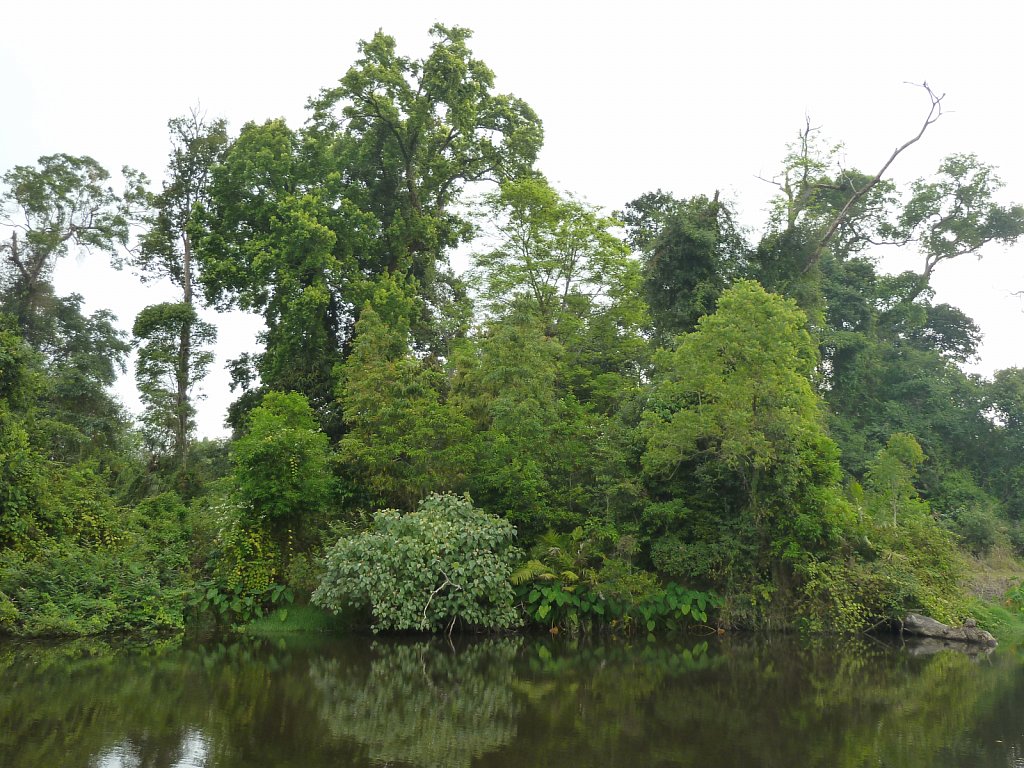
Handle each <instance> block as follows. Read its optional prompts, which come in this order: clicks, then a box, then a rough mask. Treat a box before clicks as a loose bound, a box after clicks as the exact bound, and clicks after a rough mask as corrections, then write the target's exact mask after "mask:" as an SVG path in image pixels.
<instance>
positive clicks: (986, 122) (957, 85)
mask: <svg viewBox="0 0 1024 768" xmlns="http://www.w3.org/2000/svg"><path fill="white" fill-rule="evenodd" d="M0 19H2V20H3V22H4V23H3V32H2V34H0V78H2V94H3V95H2V97H0V98H2V102H0V104H2V106H0V110H2V113H3V119H2V120H0V171H2V170H5V169H7V168H10V167H11V166H12V165H15V164H29V163H33V162H35V160H36V158H38V157H39V156H40V155H44V154H51V153H55V152H66V153H69V154H88V155H92V156H93V157H95V158H96V159H97V160H99V161H100V162H101V163H102V164H104V165H105V166H106V167H107V168H108V169H110V170H111V171H114V170H115V169H118V168H120V167H121V166H122V165H131V166H134V167H136V168H139V169H141V170H143V171H145V172H146V173H147V174H148V175H149V176H150V178H152V179H154V180H155V181H158V180H160V179H161V178H162V172H163V168H164V164H165V162H166V156H167V151H168V148H169V146H168V139H167V131H166V123H167V120H168V119H169V118H170V117H173V116H176V115H180V114H183V113H185V112H187V110H188V109H189V108H190V107H192V106H194V105H196V104H197V103H198V104H201V105H202V107H203V109H205V110H206V111H207V113H208V115H209V116H210V117H224V118H226V119H227V120H228V121H229V124H230V126H229V127H230V129H231V130H232V132H233V133H237V131H238V129H239V128H240V127H241V125H242V124H243V123H244V122H245V121H247V120H256V121H263V120H265V119H267V118H272V117H279V116H283V117H285V118H286V119H287V120H288V122H289V124H290V125H292V126H293V127H298V126H299V125H301V123H302V121H303V120H304V119H305V112H304V105H305V102H306V100H307V98H308V97H309V96H311V95H313V94H315V93H316V92H317V91H319V89H321V88H323V87H327V86H330V85H332V84H334V83H335V82H336V81H337V79H338V78H339V77H341V75H343V74H344V72H345V71H346V69H347V68H348V67H349V65H350V64H351V63H352V62H353V60H354V59H355V57H356V44H357V42H358V41H359V40H360V39H366V38H369V37H370V36H372V34H373V33H374V32H375V31H376V30H377V29H384V31H385V32H387V33H389V34H391V35H393V36H395V37H396V38H397V40H398V45H399V49H400V51H401V52H403V53H405V54H406V55H413V56H421V55H423V54H424V53H425V52H426V51H427V49H428V46H429V37H428V34H427V31H428V29H429V27H430V25H431V24H432V23H434V22H435V21H441V22H444V23H446V24H450V25H460V26H465V27H469V28H470V29H472V30H474V33H475V34H474V37H473V41H472V43H471V45H472V48H473V50H474V53H475V54H476V56H477V57H478V58H481V59H482V60H483V61H485V62H486V63H487V64H488V65H489V66H490V67H491V69H493V70H494V72H495V73H496V75H497V85H498V89H499V90H500V91H502V92H512V93H515V94H516V95H518V96H520V97H522V98H524V99H525V100H526V101H527V102H529V103H530V104H531V105H532V106H533V108H534V109H535V110H536V111H537V112H538V114H539V115H540V117H541V119H542V120H543V121H544V126H545V132H546V142H545V148H544V151H543V153H542V155H541V160H540V166H541V169H542V170H543V171H544V172H545V173H546V174H547V175H548V177H549V178H550V179H552V181H554V182H555V183H556V184H557V185H558V186H560V187H561V188H563V189H566V190H569V191H572V192H574V193H576V194H578V195H581V196H583V197H585V198H587V199H588V200H589V201H590V202H592V203H595V204H598V205H602V206H607V207H608V208H609V209H612V208H618V207H621V206H622V205H623V204H624V203H626V202H627V201H629V200H631V199H633V198H635V197H636V196H638V195H640V194H642V193H644V192H647V191H651V190H654V189H656V188H659V187H660V188H662V189H665V190H668V191H672V192H674V193H676V194H677V195H680V196H689V195H694V194H699V193H705V194H710V193H712V192H713V191H714V190H715V189H721V190H722V192H723V194H725V195H727V196H729V197H731V198H732V199H734V200H735V201H737V202H738V204H739V208H740V212H741V216H742V219H743V221H744V222H745V223H747V224H748V225H750V226H758V225H759V224H760V223H761V222H762V221H763V218H764V216H763V208H764V206H765V203H766V201H767V199H768V197H769V195H770V194H771V188H770V187H768V185H766V184H764V183H763V182H760V181H757V180H756V179H755V176H756V175H758V174H761V175H765V176H770V175H771V174H772V173H773V172H774V171H775V169H776V168H777V166H778V162H779V160H780V159H781V157H782V155H783V153H784V148H785V145H786V144H787V143H788V142H789V141H791V140H792V139H794V138H795V136H796V132H797V130H798V129H799V128H800V127H801V126H802V125H803V121H804V116H805V114H809V115H810V116H811V118H812V121H813V123H814V124H815V125H820V126H822V127H823V130H824V133H825V135H827V136H828V137H830V138H832V139H834V140H836V141H840V140H841V141H843V142H844V143H845V144H846V148H847V160H848V164H849V165H850V166H854V167H859V168H861V169H862V170H865V171H872V172H873V171H875V170H877V168H878V167H880V165H881V163H882V162H883V161H884V159H885V158H886V157H888V155H889V153H890V152H891V151H892V149H894V148H895V146H896V145H898V144H900V143H902V142H903V141H904V140H905V139H907V138H909V137H910V136H911V135H913V133H914V132H916V130H917V128H918V127H919V125H920V123H921V121H922V120H923V118H924V115H925V113H926V111H927V107H928V101H927V98H926V96H925V95H924V93H923V92H922V91H920V89H915V88H913V87H911V86H909V85H906V84H905V81H912V82H921V81H922V80H927V81H928V82H929V83H930V84H931V85H932V86H933V87H934V88H935V89H936V90H937V91H939V92H945V93H946V94H947V97H946V100H945V101H944V106H945V109H946V114H944V115H943V117H942V119H941V120H940V121H939V122H938V123H937V124H935V125H934V126H932V128H931V129H929V131H928V133H927V134H926V135H925V138H924V139H923V140H922V142H921V143H920V144H918V145H916V146H915V147H913V148H912V149H911V150H909V151H908V153H907V154H906V155H904V156H903V157H901V158H900V160H898V161H897V164H896V165H895V167H894V168H893V169H892V172H891V174H890V175H891V177H893V178H894V179H896V180H897V181H908V180H911V179H913V178H916V177H918V176H923V175H927V174H929V173H931V172H932V171H934V170H935V168H936V167H937V166H938V163H939V161H940V159H941V158H942V157H944V156H946V155H948V154H950V153H953V152H974V153H976V154H978V155H979V156H980V157H981V159H982V160H983V161H985V162H988V163H991V164H993V165H996V166H998V167H999V169H1000V175H1001V176H1002V178H1003V179H1004V181H1005V182H1006V189H1005V190H1004V194H1003V196H1004V198H1005V200H1014V201H1024V163H1022V153H1021V149H1020V143H1021V140H1020V136H1021V133H1022V131H1021V127H1022V117H1024V107H1022V106H1021V103H1020V100H1019V98H1018V96H1019V93H1020V90H1021V85H1020V79H1019V73H1020V71H1021V66H1020V53H1019V51H1020V47H1019V46H1020V42H1019V39H1020V33H1021V29H1024V23H1022V22H1024V5H1021V4H1018V3H1012V2H1009V0H999V1H995V0H975V2H974V3H972V4H967V3H964V2H956V3H952V2H940V1H935V0H933V1H932V2H909V1H908V0H888V2H878V1H877V0H866V1H864V0H862V1H861V2H858V3H843V4H839V3H831V2H828V0H814V1H810V2H797V1H795V0H792V1H782V2H767V1H766V0H749V2H740V1H737V0H733V1H732V2H730V1H728V0H720V1H719V2H715V1H714V0H708V1H707V2H699V3H697V2H687V1H686V0H679V1H677V2H664V3H661V2H649V1H645V0H634V1H633V2H629V3H622V2H615V3H611V2H603V1H598V0H588V1H586V2H577V1H573V2H568V1H559V0H546V2H534V1H533V0H518V1H517V2H503V3H488V2H484V1H483V0H475V1H474V2H461V1H454V0H452V1H449V2H432V3H431V2H397V1H394V0H390V1H385V0H378V1H377V2H373V3H371V2H366V3H352V2H342V1H338V0H335V2H311V1H310V0H291V2H255V1H254V0H249V1H247V2H227V1H224V0H221V1H220V2H217V1H216V0H207V1H206V2H196V1H195V0H175V2H162V3H149V2H142V1H140V0H131V1H130V2H114V1H113V0H90V2H82V1H81V0H74V1H72V0H68V1H67V2H59V1H57V0H31V2H28V1H17V0H8V1H7V2H6V3H3V4H2V5H0ZM1021 256H1024V243H1022V244H1021V245H1018V246H1017V247H1015V248H1014V249H1012V250H1011V251H1006V252H1003V251H1001V249H999V248H990V249H988V251H987V252H986V253H985V258H984V259H983V260H982V261H980V262H979V261H977V260H974V259H970V260H964V261H961V262H960V263H952V264H944V265H942V266H941V267H940V272H939V273H938V274H937V276H936V279H935V280H934V284H935V286H936V288H937V289H938V296H937V300H939V301H948V302H950V303H952V304H955V305H957V306H959V307H961V308H962V309H963V310H964V311H965V312H967V314H968V315H970V316H971V317H973V318H974V319H975V320H976V321H977V322H978V323H979V324H980V325H981V328H982V330H983V332H984V333H985V342H984V345H983V348H982V352H981V360H980V361H979V362H978V363H977V365H976V366H975V367H974V370H978V371H980V372H983V373H986V374H989V373H991V372H992V371H993V370H997V369H999V368H1005V367H1008V366H1014V365H1024V350H1022V349H1021V346H1020V344H1019V342H1018V333H1019V331H1020V329H1021V327H1022V320H1024V316H1022V314H1021V312H1022V309H1024V304H1022V302H1021V300H1020V299H1018V298H1016V297H1014V296H1012V294H1011V292H1012V291H1014V290H1020V289H1024V264H1022V263H1021V260H1020V257H1021ZM886 265H887V266H888V268H890V269H893V270H895V269H911V268H916V269H919V264H918V259H916V258H906V259H901V260H898V261H888V262H886ZM56 282H57V289H58V291H59V292H60V293H69V292H71V291H77V292H79V293H82V294H83V295H84V296H85V299H86V306H87V308H88V309H89V310H93V309H98V308H101V307H107V308H110V309H112V310H113V311H115V312H116V313H117V314H118V316H119V317H120V320H121V325H122V326H123V327H124V328H126V329H130V327H131V324H132V321H133V320H134V317H135V314H136V313H137V312H138V311H139V309H141V308H142V307H144V306H146V305H148V304H152V303H155V302H158V301H164V300H167V299H168V298H169V294H168V293H167V292H166V288H164V289H163V290H162V289H161V288H160V287H159V286H153V287H150V286H146V287H143V286H141V285H139V283H138V282H137V281H136V280H135V279H134V278H133V277H132V276H131V274H130V273H127V272H125V273H116V272H113V271H111V270H110V269H109V268H108V267H107V265H106V261H105V259H104V257H102V256H87V257H84V258H80V259H74V258H72V259H67V260H66V261H65V262H64V263H63V264H62V265H61V267H60V269H59V270H58V274H57V279H56ZM219 324H220V326H221V343H220V344H219V345H218V348H217V355H218V362H217V363H216V364H215V370H214V372H213V374H212V375H211V376H210V378H209V379H208V380H207V382H206V384H205V387H204V389H205V391H206V393H207V395H208V399H207V400H206V401H205V402H204V403H201V404H200V414H199V422H200V432H201V433H202V434H204V435H216V434H221V433H222V428H221V421H222V418H223V414H224V411H225V408H226V406H227V404H228V403H229V402H230V401H231V399H232V396H231V395H230V394H229V393H228V390H227V382H228V377H227V374H226V373H225V372H224V371H223V369H222V364H223V362H224V361H225V360H226V359H228V358H231V357H235V356H237V355H238V354H239V353H240V352H241V351H244V350H246V349H252V348H254V342H253V336H254V335H255V333H256V332H257V331H258V330H259V328H260V323H259V322H256V321H254V320H253V319H252V318H245V317H241V316H231V317H229V318H225V319H223V320H221V321H220V323H219ZM118 392H119V395H120V397H121V398H122V400H124V401H125V402H126V403H127V404H128V405H129V406H131V407H133V408H134V407H137V404H138V401H137V398H136V395H135V392H134V384H133V380H132V376H131V371H130V370H129V375H128V376H127V377H126V378H125V380H124V381H123V382H122V384H121V385H120V386H119V389H118Z"/></svg>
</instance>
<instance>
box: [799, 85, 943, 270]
mask: <svg viewBox="0 0 1024 768" xmlns="http://www.w3.org/2000/svg"><path fill="white" fill-rule="evenodd" d="M911 85H913V83H911ZM919 87H921V88H924V90H925V91H926V92H927V93H928V98H929V100H930V101H931V107H930V109H929V110H928V115H927V117H925V119H924V122H923V123H922V124H921V128H920V130H919V131H918V132H917V133H916V134H915V135H914V136H913V137H912V138H910V139H908V140H907V141H905V142H904V143H903V144H901V145H900V146H898V147H897V148H896V149H895V150H893V153H892V154H891V155H889V159H888V160H886V161H885V164H884V165H883V166H882V167H881V168H880V169H879V171H878V173H876V174H875V175H874V177H872V179H871V180H870V181H869V182H868V183H867V184H865V185H864V186H863V187H862V188H861V189H859V190H856V191H855V192H854V194H853V195H851V196H850V199H849V200H847V201H846V205H844V206H843V209H842V210H841V211H840V212H839V213H838V214H836V217H835V218H834V219H832V222H831V223H830V224H829V226H828V228H827V229H826V230H825V233H824V234H823V235H822V236H821V237H820V238H819V240H818V244H817V246H816V247H815V249H814V253H813V254H812V256H811V258H810V259H809V260H808V261H807V264H806V266H804V269H803V271H804V272H805V273H806V272H807V271H808V270H809V269H811V267H813V266H814V265H815V264H817V263H818V261H819V260H820V259H821V254H822V253H823V252H824V250H825V248H826V247H827V246H828V244H829V241H830V240H831V239H832V238H833V237H834V236H835V234H836V232H837V231H838V230H839V227H841V226H842V225H843V223H844V222H845V221H846V220H847V219H848V218H849V215H850V211H851V210H852V209H853V207H854V206H855V205H856V204H857V203H858V202H860V201H861V200H863V199H864V196H865V195H867V193H868V192H870V191H871V190H872V189H874V187H875V186H876V185H877V184H878V183H879V182H880V181H881V180H882V177H883V176H884V175H885V172H886V171H887V170H889V166H891V165H892V164H893V162H894V161H895V160H896V158H897V157H899V156H900V155H901V154H903V152H904V151H905V150H906V149H907V148H908V147H910V146H912V145H913V144H916V143H917V142H918V141H920V139H921V137H922V136H924V132H925V131H927V130H928V126H930V125H931V124H932V123H934V122H935V121H936V120H938V119H939V118H940V117H941V116H942V100H943V99H944V98H946V94H942V95H941V96H936V95H935V91H933V90H932V89H931V87H930V86H929V85H928V83H927V82H924V83H921V84H920V86H919Z"/></svg>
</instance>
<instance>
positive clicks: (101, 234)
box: [0, 154, 145, 346]
mask: <svg viewBox="0 0 1024 768" xmlns="http://www.w3.org/2000/svg"><path fill="white" fill-rule="evenodd" d="M122 174H123V175H124V177H125V178H126V179H127V182H128V190H127V192H126V193H125V195H124V196H123V197H122V196H118V195H117V194H116V193H115V192H114V190H113V189H112V188H111V187H110V186H109V185H108V184H107V182H108V181H109V179H110V174H109V173H107V171H106V170H105V169H104V168H103V167H102V166H101V165H100V164H99V163H97V162H96V161H95V160H93V159H92V158H91V157H84V156H83V157H75V156H72V155H65V154H58V155H47V156H45V157H41V158H39V163H38V165H37V166H27V165H19V166H15V167H14V168H12V169H11V170H9V171H7V172H6V173H5V174H4V175H3V177H0V182H2V185H3V188H2V190H0V228H2V229H3V230H5V231H4V233H3V237H2V238H0V258H2V259H3V261H2V265H3V272H2V273H0V288H2V294H0V299H2V307H3V309H5V310H6V311H8V312H10V313H11V314H13V315H14V316H15V317H16V319H17V321H18V325H19V327H20V328H21V329H22V332H23V333H24V334H25V338H26V339H27V340H28V342H29V343H30V344H32V345H34V346H38V345H40V344H41V343H42V341H43V330H42V329H41V327H40V324H41V322H42V319H41V313H44V312H45V308H46V307H45V305H46V303H47V300H48V299H49V297H51V296H52V290H51V286H50V278H51V276H52V274H53V268H54V266H55V265H56V263H57V261H58V260H59V259H60V258H62V257H64V256H67V255H68V253H69V252H70V250H71V249H72V248H73V247H74V248H80V249H82V250H98V251H105V252H107V253H110V254H111V255H112V256H114V257H115V258H116V257H117V255H118V247H119V246H125V245H126V243H127V241H128V228H129V224H130V222H131V219H132V217H133V215H134V214H133V209H134V206H135V205H137V204H138V203H139V202H140V201H141V199H142V197H143V193H142V185H143V184H144V182H145V179H144V177H142V176H141V175H140V174H139V173H137V172H136V171H133V170H131V169H129V168H124V169H122Z"/></svg>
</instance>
